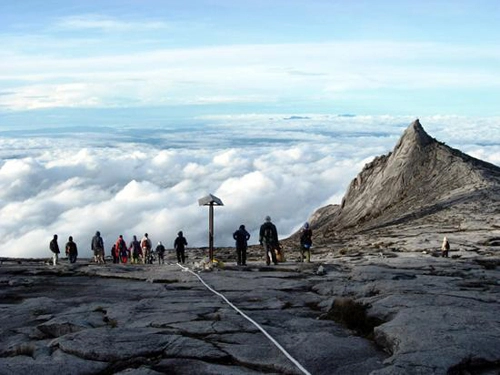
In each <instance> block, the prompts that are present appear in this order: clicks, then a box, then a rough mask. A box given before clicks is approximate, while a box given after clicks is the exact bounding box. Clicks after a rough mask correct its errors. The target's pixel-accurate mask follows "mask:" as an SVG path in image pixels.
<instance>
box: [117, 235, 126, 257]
mask: <svg viewBox="0 0 500 375" xmlns="http://www.w3.org/2000/svg"><path fill="white" fill-rule="evenodd" d="M115 252H116V253H117V255H118V261H119V262H120V263H127V260H128V251H127V244H126V243H125V240H124V239H123V235H121V234H120V236H119V237H118V239H117V240H116V249H115Z"/></svg>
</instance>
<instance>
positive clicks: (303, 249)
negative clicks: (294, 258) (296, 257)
mask: <svg viewBox="0 0 500 375" xmlns="http://www.w3.org/2000/svg"><path fill="white" fill-rule="evenodd" d="M311 246H312V230H311V228H309V223H305V224H304V226H303V227H302V230H301V231H300V261H301V262H303V261H304V256H305V259H306V262H307V263H310V262H311Z"/></svg>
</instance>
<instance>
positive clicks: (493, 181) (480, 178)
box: [311, 120, 500, 250]
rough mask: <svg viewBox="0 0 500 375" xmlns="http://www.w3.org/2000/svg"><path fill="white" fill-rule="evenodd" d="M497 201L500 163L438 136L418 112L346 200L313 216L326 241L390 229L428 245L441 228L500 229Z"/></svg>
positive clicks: (394, 237) (391, 238)
mask: <svg viewBox="0 0 500 375" xmlns="http://www.w3.org/2000/svg"><path fill="white" fill-rule="evenodd" d="M499 208H500V168H499V167H497V166H495V165H493V164H490V163H487V162H484V161H481V160H478V159H475V158H473V157H471V156H469V155H466V154H464V153H462V152H461V151H459V150H456V149H453V148H451V147H449V146H447V145H445V144H444V143H442V142H439V141H437V140H435V139H434V138H432V137H430V136H429V135H428V134H427V133H426V132H425V130H424V129H423V127H422V125H421V124H420V122H419V120H416V121H415V122H414V123H412V124H411V125H410V126H409V127H408V128H407V129H406V130H405V132H404V134H403V135H402V137H401V138H400V140H399V142H398V143H397V144H396V146H395V147H394V150H393V151H392V152H391V153H389V154H388V155H383V156H379V157H376V158H375V159H374V160H373V161H372V162H370V163H368V164H367V165H365V167H364V168H363V170H362V171H361V172H360V173H359V174H358V176H357V177H356V178H355V179H354V180H353V181H352V182H351V184H350V186H349V188H348V190H347V192H346V194H345V196H344V198H343V200H342V204H341V205H331V206H327V207H323V208H320V209H319V210H317V211H316V212H315V213H314V214H313V215H312V218H311V224H312V226H313V229H314V230H315V238H316V240H317V241H319V242H321V243H323V244H329V243H332V242H335V241H336V239H338V238H340V239H342V241H344V242H345V241H347V242H349V240H350V239H353V238H354V239H356V240H359V239H363V238H364V240H361V242H363V243H365V244H366V243H367V242H370V241H369V238H383V237H386V242H392V243H394V242H396V243H399V245H398V247H399V249H401V250H428V248H429V247H428V246H427V247H426V246H425V242H428V241H429V237H431V236H432V235H434V234H436V233H437V234H443V235H444V234H446V233H458V237H461V235H460V232H467V231H469V233H467V234H471V231H472V232H474V231H483V232H487V231H492V230H493V231H495V230H496V229H498V223H497V220H496V218H495V217H496V213H497V212H498V210H499ZM418 228H420V229H421V230H420V231H419V230H418ZM409 232H410V233H411V235H410V236H406V233H409ZM405 236H406V237H411V238H412V239H411V240H410V242H405V241H401V238H400V237H405ZM417 238H418V240H417ZM441 238H442V236H441ZM434 240H435V239H434ZM464 241H465V240H464ZM418 242H420V243H419V244H417V243H418ZM359 244H360V242H358V243H357V245H359ZM357 245H356V246H357ZM476 245H478V244H476ZM467 246H470V245H467Z"/></svg>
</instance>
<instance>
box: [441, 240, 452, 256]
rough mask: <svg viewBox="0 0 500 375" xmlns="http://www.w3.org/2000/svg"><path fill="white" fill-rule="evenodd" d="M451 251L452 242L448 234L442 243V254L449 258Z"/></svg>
mask: <svg viewBox="0 0 500 375" xmlns="http://www.w3.org/2000/svg"><path fill="white" fill-rule="evenodd" d="M449 251H450V243H449V242H448V238H446V236H445V237H444V238H443V244H442V245H441V256H442V257H444V258H448V252H449Z"/></svg>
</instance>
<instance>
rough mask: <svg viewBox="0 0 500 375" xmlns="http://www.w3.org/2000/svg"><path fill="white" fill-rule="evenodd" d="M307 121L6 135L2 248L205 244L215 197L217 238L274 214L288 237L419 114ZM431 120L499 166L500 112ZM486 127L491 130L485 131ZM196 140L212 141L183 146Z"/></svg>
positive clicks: (0, 187) (9, 252) (224, 241)
mask: <svg viewBox="0 0 500 375" xmlns="http://www.w3.org/2000/svg"><path fill="white" fill-rule="evenodd" d="M269 117H271V118H269ZM304 117H305V118H304V119H301V120H285V119H286V118H290V115H279V114H276V115H272V116H260V115H250V116H236V117H234V118H232V117H227V116H225V117H222V118H216V117H213V116H212V117H210V121H209V122H210V127H209V128H206V127H200V128H198V130H196V129H197V128H193V129H191V130H186V131H185V132H173V133H171V132H169V130H168V129H166V130H165V131H164V133H162V135H161V137H159V138H158V139H161V142H160V143H154V144H147V143H142V142H145V140H146V139H148V134H149V129H145V128H142V129H140V131H138V132H137V135H136V137H135V138H134V139H133V141H134V142H126V141H125V140H124V139H121V140H120V141H119V142H117V143H113V146H111V147H110V146H106V145H107V144H108V143H107V142H108V140H109V139H113V138H115V137H116V134H112V133H111V134H103V133H99V137H96V136H91V135H92V134H89V137H84V136H81V135H80V136H79V139H78V141H75V140H74V135H72V134H71V133H68V134H67V136H65V137H62V136H61V135H59V136H58V137H57V138H53V137H52V135H50V134H49V136H48V138H45V137H46V136H45V135H44V136H41V135H37V134H36V133H34V135H33V136H30V137H29V141H28V138H24V137H22V136H21V137H22V138H8V137H3V138H0V146H1V149H2V153H1V157H0V222H2V226H1V227H0V237H1V238H2V239H3V241H4V242H3V246H2V248H1V250H0V256H37V257H45V256H47V257H48V256H49V255H50V253H49V251H48V242H49V241H50V239H51V238H52V235H53V234H54V233H57V234H59V235H60V238H61V243H60V244H62V243H64V241H66V239H67V237H68V236H70V235H72V236H73V237H74V238H75V241H77V243H78V245H79V246H80V250H81V254H82V256H90V250H89V244H90V239H91V237H92V235H93V234H94V233H95V231H96V230H100V231H101V233H103V235H104V239H105V242H106V250H107V251H109V248H110V245H111V244H112V243H113V242H114V241H115V240H116V237H117V236H118V235H119V234H123V235H124V236H125V238H126V240H127V241H129V240H130V239H131V237H132V235H134V234H135V235H137V236H142V235H143V234H144V232H148V233H149V234H150V236H151V238H152V240H153V241H154V242H157V241H159V240H161V241H163V242H164V243H165V244H167V246H169V247H171V246H172V242H173V240H174V239H175V236H176V233H177V232H178V231H179V230H183V231H184V232H185V233H186V236H187V237H188V240H189V242H190V244H191V245H192V246H206V245H207V225H208V224H207V214H208V213H207V209H206V207H199V206H198V199H199V198H201V197H203V196H205V195H206V194H208V193H213V194H215V195H216V196H218V197H219V198H221V199H222V201H223V202H224V206H223V207H218V208H217V209H216V213H215V227H216V246H231V245H233V240H232V237H231V234H232V233H233V232H234V230H236V229H237V227H238V226H239V225H240V224H245V225H246V227H247V228H248V230H250V232H251V234H252V238H251V241H252V243H255V242H256V241H257V231H258V228H259V226H260V224H261V223H262V221H263V219H264V217H265V216H266V215H270V216H271V217H272V218H273V221H274V222H275V223H276V224H277V226H278V229H279V232H280V235H281V236H282V237H283V236H286V235H289V234H290V233H292V232H293V231H294V230H295V229H296V228H298V226H300V225H301V224H303V222H304V221H306V220H307V219H308V217H309V215H311V214H312V212H313V211H314V210H315V209H317V208H319V207H321V206H323V205H326V204H330V203H340V200H341V198H342V196H343V194H344V192H345V189H346V187H347V186H348V184H349V182H350V181H351V179H352V178H353V177H354V176H355V175H356V174H357V173H359V172H360V171H361V169H362V168H363V165H364V164H365V163H366V162H368V161H371V159H372V158H373V157H374V156H377V155H381V154H385V153H387V152H389V151H390V150H392V148H393V147H394V146H395V144H396V142H397V139H398V138H399V137H400V136H401V134H402V132H403V130H404V129H405V128H406V127H407V126H408V125H409V124H410V123H411V121H412V120H413V119H411V118H407V117H388V116H382V117H370V116H363V117H338V116H328V115H318V116H316V115H312V114H311V115H307V116H304ZM197 121H201V120H197ZM421 122H422V124H423V125H424V127H425V129H426V130H427V131H428V132H429V133H430V134H431V136H433V137H436V138H437V139H439V140H440V141H444V142H446V143H448V144H450V145H452V146H453V147H456V148H460V149H463V150H464V151H470V152H471V154H472V155H473V156H478V157H480V158H482V159H485V160H487V161H490V162H493V163H499V161H500V156H499V155H500V138H499V134H500V119H498V118H482V119H478V118H460V117H429V118H421ZM478 124H480V125H481V126H482V127H483V129H484V134H478V132H477V128H475V126H477V125H478ZM474 129H476V131H473V130H474ZM156 130H157V129H156ZM58 131H59V130H57V129H56V130H55V133H54V134H58ZM481 133H482V132H481ZM207 134H212V136H207ZM221 134H223V135H224V136H223V137H221ZM263 135H265V136H263ZM142 136H144V139H143V138H141V137H142ZM186 137H187V139H193V140H195V139H200V138H203V141H204V142H202V143H199V142H193V143H192V144H190V143H189V142H188V143H183V145H184V146H183V147H177V146H178V144H179V142H181V141H185V140H186ZM87 139H88V140H87ZM158 139H157V140H158ZM70 140H71V142H74V143H72V145H73V146H72V148H70V149H69V148H68V147H67V144H68V142H69V141H70ZM13 155H22V156H18V157H17V158H14V156H13Z"/></svg>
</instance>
